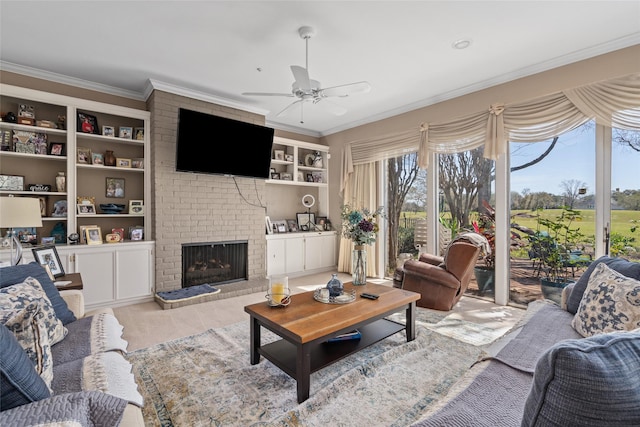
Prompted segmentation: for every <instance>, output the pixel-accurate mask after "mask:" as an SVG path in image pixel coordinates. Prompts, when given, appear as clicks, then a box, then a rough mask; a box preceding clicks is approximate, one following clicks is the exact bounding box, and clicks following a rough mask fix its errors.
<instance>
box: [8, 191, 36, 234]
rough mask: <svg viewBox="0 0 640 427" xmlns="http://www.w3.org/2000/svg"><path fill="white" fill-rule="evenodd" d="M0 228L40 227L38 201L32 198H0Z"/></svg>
mask: <svg viewBox="0 0 640 427" xmlns="http://www.w3.org/2000/svg"><path fill="white" fill-rule="evenodd" d="M0 227H1V228H18V227H42V217H41V216H40V200H38V199H35V198H33V197H0Z"/></svg>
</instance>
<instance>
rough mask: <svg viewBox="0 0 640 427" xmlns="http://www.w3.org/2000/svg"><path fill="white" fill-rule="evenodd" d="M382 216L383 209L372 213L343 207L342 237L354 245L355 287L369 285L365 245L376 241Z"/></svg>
mask: <svg viewBox="0 0 640 427" xmlns="http://www.w3.org/2000/svg"><path fill="white" fill-rule="evenodd" d="M381 216H382V208H381V207H380V208H378V209H376V210H375V211H373V212H372V211H371V210H369V209H368V208H363V209H354V208H352V207H351V206H350V205H343V206H342V213H341V214H340V218H341V219H342V236H343V237H345V238H347V239H349V240H351V241H352V242H353V244H354V247H353V255H352V267H351V272H352V275H353V284H354V285H358V286H359V285H365V284H366V283H367V251H366V250H365V245H370V244H372V243H374V242H375V241H376V237H377V234H378V231H379V229H380V227H379V225H378V223H377V220H378V218H380V217H381Z"/></svg>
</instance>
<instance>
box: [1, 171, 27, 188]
mask: <svg viewBox="0 0 640 427" xmlns="http://www.w3.org/2000/svg"><path fill="white" fill-rule="evenodd" d="M0 190H11V191H24V176H22V175H0Z"/></svg>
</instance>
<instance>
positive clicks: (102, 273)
mask: <svg viewBox="0 0 640 427" xmlns="http://www.w3.org/2000/svg"><path fill="white" fill-rule="evenodd" d="M75 266H76V268H75V270H76V273H80V274H81V275H82V293H83V294H84V303H85V306H86V307H88V308H91V307H93V306H97V305H108V304H109V303H111V302H112V301H113V300H114V299H115V287H114V279H115V270H116V267H115V251H114V250H111V249H110V248H106V247H105V248H104V249H103V248H96V249H92V248H91V246H85V247H83V248H82V250H77V251H76V253H75Z"/></svg>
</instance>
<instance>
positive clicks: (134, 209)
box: [129, 200, 144, 215]
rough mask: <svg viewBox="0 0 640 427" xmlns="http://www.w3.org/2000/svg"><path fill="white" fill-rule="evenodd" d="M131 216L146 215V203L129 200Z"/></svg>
mask: <svg viewBox="0 0 640 427" xmlns="http://www.w3.org/2000/svg"><path fill="white" fill-rule="evenodd" d="M129 215H144V201H142V200H129Z"/></svg>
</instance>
